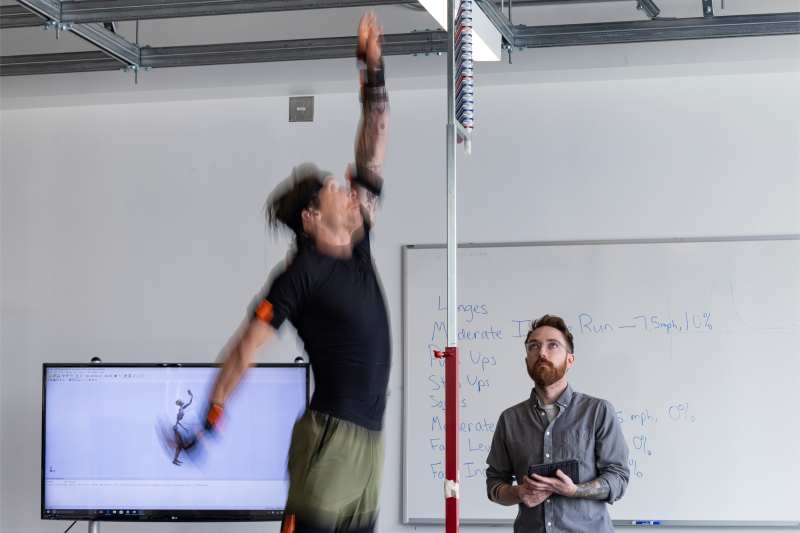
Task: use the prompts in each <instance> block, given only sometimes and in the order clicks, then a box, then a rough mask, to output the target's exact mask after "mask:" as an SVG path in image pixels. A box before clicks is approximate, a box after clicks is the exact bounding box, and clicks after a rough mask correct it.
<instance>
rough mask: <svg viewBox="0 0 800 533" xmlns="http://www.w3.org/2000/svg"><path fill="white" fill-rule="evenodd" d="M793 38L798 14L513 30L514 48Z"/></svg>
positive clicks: (799, 30) (797, 28) (797, 29)
mask: <svg viewBox="0 0 800 533" xmlns="http://www.w3.org/2000/svg"><path fill="white" fill-rule="evenodd" d="M797 34H800V13H774V14H768V15H736V16H730V17H713V18H688V19H657V20H640V21H635V22H604V23H600V24H568V25H562V26H531V27H526V26H517V27H516V28H515V35H514V46H519V47H527V48H548V47H553V46H577V45H590V44H613V43H644V42H656V41H681V40H690V39H721V38H730V37H754V36H765V35H797Z"/></svg>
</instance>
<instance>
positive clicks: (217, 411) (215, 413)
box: [206, 403, 222, 426]
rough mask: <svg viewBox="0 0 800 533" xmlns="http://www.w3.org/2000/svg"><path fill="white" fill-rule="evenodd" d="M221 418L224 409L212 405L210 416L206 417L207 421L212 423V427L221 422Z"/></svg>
mask: <svg viewBox="0 0 800 533" xmlns="http://www.w3.org/2000/svg"><path fill="white" fill-rule="evenodd" d="M221 416H222V407H220V406H219V405H216V404H213V403H212V404H211V409H209V410H208V416H206V419H207V420H208V421H209V422H211V425H212V426H213V425H215V424H216V423H217V420H219V417H221Z"/></svg>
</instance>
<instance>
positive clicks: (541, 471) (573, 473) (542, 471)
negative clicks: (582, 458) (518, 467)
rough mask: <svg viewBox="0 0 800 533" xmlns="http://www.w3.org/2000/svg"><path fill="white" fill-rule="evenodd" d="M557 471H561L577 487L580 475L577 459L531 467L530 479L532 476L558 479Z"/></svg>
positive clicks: (529, 470)
mask: <svg viewBox="0 0 800 533" xmlns="http://www.w3.org/2000/svg"><path fill="white" fill-rule="evenodd" d="M556 470H561V471H562V472H563V473H564V474H566V475H567V477H569V478H570V479H571V480H572V482H573V483H575V484H576V485H577V484H578V478H579V477H580V475H579V473H578V460H577V459H567V460H566V461H561V462H558V463H547V464H543V465H533V466H530V467H528V477H531V474H536V475H537V476H542V477H556ZM531 478H532V477H531Z"/></svg>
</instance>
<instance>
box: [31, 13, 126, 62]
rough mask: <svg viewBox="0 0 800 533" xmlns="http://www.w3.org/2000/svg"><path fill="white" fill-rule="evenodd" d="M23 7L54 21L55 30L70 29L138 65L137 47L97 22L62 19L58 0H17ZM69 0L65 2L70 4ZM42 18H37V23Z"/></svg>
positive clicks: (101, 48)
mask: <svg viewBox="0 0 800 533" xmlns="http://www.w3.org/2000/svg"><path fill="white" fill-rule="evenodd" d="M17 3H19V4H20V6H21V7H23V8H24V9H27V10H29V11H30V12H31V13H33V14H34V15H36V16H38V17H43V18H44V19H45V21H55V22H56V23H57V24H58V26H59V28H58V29H56V31H70V32H72V33H73V34H75V35H76V36H78V37H80V38H81V39H83V40H84V41H86V42H88V43H90V44H92V45H94V46H96V47H97V48H99V49H100V51H101V52H103V53H105V54H107V55H109V56H111V57H112V58H114V59H116V60H118V61H121V62H122V63H125V65H126V66H128V65H136V66H139V47H138V46H137V45H135V44H132V43H129V42H128V41H126V40H125V39H123V38H122V37H120V36H119V35H117V34H116V33H114V32H111V31H108V30H107V29H105V28H104V27H103V26H100V25H99V24H93V23H90V24H77V23H70V22H65V21H64V20H62V18H63V17H62V11H63V4H62V2H61V1H60V0H17ZM70 3H71V2H66V4H70ZM41 23H42V20H39V24H41Z"/></svg>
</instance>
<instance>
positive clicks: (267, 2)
mask: <svg viewBox="0 0 800 533" xmlns="http://www.w3.org/2000/svg"><path fill="white" fill-rule="evenodd" d="M489 1H491V0H489ZM618 1H623V0H515V1H514V4H515V5H516V6H518V7H524V6H536V5H553V4H572V3H594V2H618ZM49 3H50V4H51V7H50V11H49V15H47V14H44V15H42V16H43V17H48V16H49V17H50V19H51V20H59V21H60V22H72V23H77V24H86V23H89V22H100V23H102V22H107V21H109V20H114V21H118V22H119V21H126V20H151V19H164V18H184V17H204V16H219V15H242V14H248V13H271V12H277V11H303V10H308V9H332V8H339V7H376V6H384V5H409V1H408V0H78V1H71V2H60V1H58V0H49ZM410 5H414V6H419V8H420V9H421V10H423V11H424V8H423V7H422V5H421V4H419V3H416V2H412V3H411V4H410ZM56 6H57V7H56ZM55 14H58V17H56V18H53V16H52V15H55ZM40 25H41V20H40V19H39V18H38V17H36V16H35V15H33V14H31V13H30V12H29V11H28V10H27V9H25V8H23V7H21V6H13V5H12V6H0V28H2V29H5V28H24V27H33V26H40Z"/></svg>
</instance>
